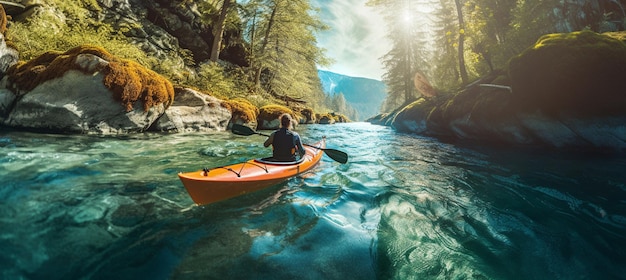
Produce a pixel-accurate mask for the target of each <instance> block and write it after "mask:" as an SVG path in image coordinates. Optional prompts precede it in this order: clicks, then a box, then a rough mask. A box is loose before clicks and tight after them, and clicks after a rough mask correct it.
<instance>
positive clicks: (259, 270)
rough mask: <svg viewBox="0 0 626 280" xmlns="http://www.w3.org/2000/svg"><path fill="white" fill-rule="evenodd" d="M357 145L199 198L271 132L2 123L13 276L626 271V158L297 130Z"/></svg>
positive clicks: (0, 234) (3, 256)
mask: <svg viewBox="0 0 626 280" xmlns="http://www.w3.org/2000/svg"><path fill="white" fill-rule="evenodd" d="M297 131H298V132H299V133H300V134H301V135H302V136H303V138H304V140H305V141H304V142H307V143H312V142H315V141H316V140H317V139H318V138H319V137H321V136H322V135H326V136H327V137H328V146H329V148H335V149H339V150H343V151H345V152H347V153H348V154H350V162H349V163H348V164H346V165H340V164H338V163H335V162H333V161H332V160H331V159H329V158H327V157H325V158H324V160H323V162H322V163H321V164H320V165H319V166H318V167H317V168H316V169H315V170H314V172H313V173H311V174H309V175H308V176H304V177H300V178H294V179H291V180H289V181H288V182H285V183H283V184H280V185H277V186H274V187H270V188H268V189H265V190H262V191H260V192H256V193H253V194H249V195H246V196H243V197H239V198H235V199H232V200H228V201H225V202H221V203H217V204H213V205H208V206H203V207H197V206H194V205H193V202H192V201H191V199H190V198H189V196H188V195H187V193H186V192H185V190H184V188H183V186H182V184H181V183H180V181H179V180H178V178H177V176H176V174H177V173H178V172H179V171H192V170H198V169H201V168H203V167H215V166H220V165H226V164H230V163H234V162H239V161H243V160H246V159H248V158H251V157H260V156H264V155H267V154H269V153H270V151H269V150H268V149H264V148H262V144H261V143H262V141H263V140H264V138H263V137H260V136H249V137H242V136H236V135H231V134H229V133H213V134H180V135H160V134H145V135H136V136H127V137H94V136H60V135H47V134H33V133H25V132H12V131H2V132H0V181H1V182H2V183H1V185H0V278H1V279H140V278H141V279H216V278H219V279H294V278H297V279H375V278H378V279H619V278H624V275H626V266H625V265H624V264H626V250H624V248H626V185H625V184H626V159H625V158H624V156H623V155H602V156H591V155H584V154H567V153H548V152H544V151H539V150H531V149H521V148H504V147H486V146H476V145H474V146H471V145H458V144H457V145H452V144H446V143H442V142H439V141H437V140H434V139H430V138H423V137H416V136H411V135H403V134H398V133H395V132H393V131H392V130H390V129H389V128H386V127H380V126H372V125H369V124H365V123H353V124H339V125H329V126H322V125H311V126H300V127H298V129H297Z"/></svg>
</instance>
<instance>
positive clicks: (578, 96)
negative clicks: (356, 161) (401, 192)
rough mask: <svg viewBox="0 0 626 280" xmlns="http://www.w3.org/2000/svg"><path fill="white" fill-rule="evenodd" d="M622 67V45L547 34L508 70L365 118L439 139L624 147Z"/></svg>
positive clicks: (594, 37)
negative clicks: (459, 88) (451, 90)
mask: <svg viewBox="0 0 626 280" xmlns="http://www.w3.org/2000/svg"><path fill="white" fill-rule="evenodd" d="M614 36H615V35H614ZM623 65H626V44H624V43H623V42H622V41H620V40H618V39H614V38H611V36H607V35H600V34H596V33H593V32H589V31H583V32H573V33H568V34H551V35H547V36H544V37H542V38H541V39H540V40H539V41H538V42H537V44H536V45H535V46H533V47H532V48H529V49H528V50H526V51H524V52H523V53H522V54H520V55H519V56H517V57H515V58H514V59H512V60H511V63H510V65H509V69H508V72H503V71H496V72H494V73H492V74H491V75H488V76H486V77H483V78H481V79H480V80H479V81H478V82H476V83H473V84H471V85H469V86H467V87H466V88H465V89H464V90H463V91H461V92H458V93H456V94H453V95H447V96H441V95H439V96H437V97H435V98H432V99H419V100H417V101H415V102H413V103H411V104H409V105H408V106H405V107H404V108H403V109H401V110H400V111H398V112H394V113H393V114H391V116H384V117H383V116H381V117H380V118H378V119H374V120H372V121H373V122H378V123H387V124H389V122H388V121H389V120H391V126H393V127H394V128H395V129H396V130H397V131H402V132H409V133H416V134H423V135H429V136H434V137H438V138H446V139H448V138H456V139H461V140H472V141H478V142H485V143H492V142H500V143H507V144H511V145H520V144H522V145H537V146H542V147H552V148H557V149H570V148H574V149H592V150H610V151H615V150H617V151H626V95H624V92H626V83H624V82H623V77H624V75H626V68H625V67H624V66H623ZM509 85H511V87H509ZM511 88H512V90H510V89H511Z"/></svg>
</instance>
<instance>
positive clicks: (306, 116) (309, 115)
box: [300, 108, 317, 124]
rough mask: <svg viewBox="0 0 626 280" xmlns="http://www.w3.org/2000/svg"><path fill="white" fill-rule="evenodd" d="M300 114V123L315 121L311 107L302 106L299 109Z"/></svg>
mask: <svg viewBox="0 0 626 280" xmlns="http://www.w3.org/2000/svg"><path fill="white" fill-rule="evenodd" d="M300 115H302V118H301V119H300V123H301V124H313V123H315V122H316V121H317V119H316V118H315V112H314V111H313V109H311V108H304V109H302V110H300Z"/></svg>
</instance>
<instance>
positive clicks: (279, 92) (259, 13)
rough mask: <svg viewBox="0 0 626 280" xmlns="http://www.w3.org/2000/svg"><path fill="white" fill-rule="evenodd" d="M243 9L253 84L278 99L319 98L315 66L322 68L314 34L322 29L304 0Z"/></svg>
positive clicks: (260, 1) (275, 0)
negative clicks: (244, 10) (245, 18)
mask: <svg viewBox="0 0 626 280" xmlns="http://www.w3.org/2000/svg"><path fill="white" fill-rule="evenodd" d="M245 8H246V9H247V11H246V12H245V14H246V15H247V16H248V17H249V18H247V21H246V22H247V25H246V26H247V30H246V34H247V35H248V39H249V40H250V54H249V57H250V60H251V65H252V67H251V70H252V71H253V73H254V75H253V81H254V84H255V87H256V89H257V90H263V91H265V92H268V93H270V94H271V95H273V96H275V97H278V98H282V99H309V100H312V99H316V98H320V95H319V94H320V92H321V83H320V81H319V77H318V76H317V70H316V67H317V65H318V64H319V65H325V59H326V58H325V57H324V55H323V51H322V50H321V49H319V48H318V47H317V41H316V38H315V33H316V32H317V31H320V30H323V29H324V28H326V27H325V26H324V25H323V24H322V23H321V22H320V20H319V19H318V17H317V16H315V15H314V14H313V10H312V7H311V5H310V3H309V1H307V0H254V1H249V2H248V3H247V4H246V5H245Z"/></svg>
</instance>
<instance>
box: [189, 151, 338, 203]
mask: <svg viewBox="0 0 626 280" xmlns="http://www.w3.org/2000/svg"><path fill="white" fill-rule="evenodd" d="M324 148H326V141H325V139H322V140H321V141H320V142H317V143H315V144H313V145H307V146H305V147H304V149H305V150H306V154H305V155H304V157H303V159H302V160H300V161H299V162H297V163H282V162H268V161H264V160H262V159H251V160H249V161H246V162H242V163H237V164H233V165H228V166H222V167H216V168H212V169H203V170H198V171H195V172H186V173H182V172H181V173H178V177H179V178H180V180H181V181H182V183H183V185H184V186H185V189H186V190H187V192H188V193H189V196H191V199H192V200H193V201H194V202H195V203H196V204H197V205H204V204H209V203H213V202H217V201H221V200H226V199H229V198H232V197H236V196H240V195H244V194H247V193H251V192H254V191H258V190H261V189H264V188H267V187H269V186H273V185H276V184H278V183H280V182H283V181H285V180H287V179H289V178H291V177H294V176H297V175H300V174H302V173H304V172H307V171H309V170H310V169H311V168H313V167H314V166H315V165H316V164H317V163H319V161H320V159H321V158H322V154H323V151H322V149H324Z"/></svg>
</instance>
